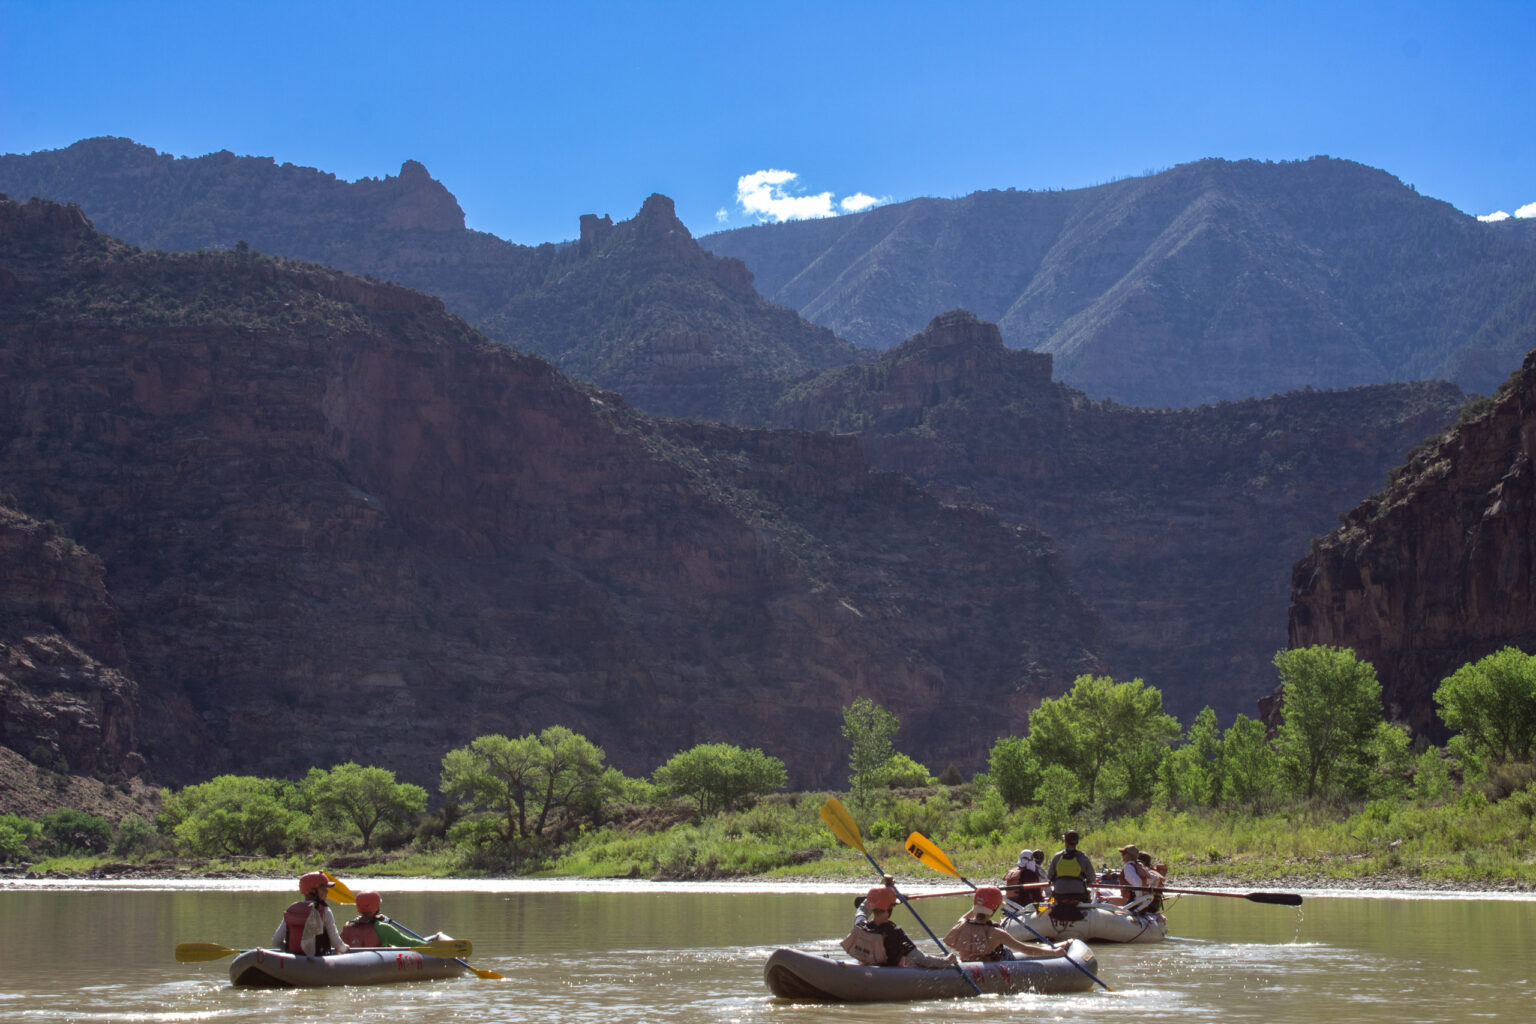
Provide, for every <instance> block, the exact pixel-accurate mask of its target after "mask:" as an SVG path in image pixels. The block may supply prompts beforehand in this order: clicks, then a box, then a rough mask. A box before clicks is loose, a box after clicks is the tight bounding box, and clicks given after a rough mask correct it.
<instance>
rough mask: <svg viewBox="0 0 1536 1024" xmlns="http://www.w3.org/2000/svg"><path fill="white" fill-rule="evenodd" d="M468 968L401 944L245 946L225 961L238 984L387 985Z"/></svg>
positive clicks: (452, 973)
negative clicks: (287, 949)
mask: <svg viewBox="0 0 1536 1024" xmlns="http://www.w3.org/2000/svg"><path fill="white" fill-rule="evenodd" d="M467 970H468V968H467V967H465V966H464V965H463V964H461V963H459V961H457V960H445V959H443V958H441V957H435V956H423V955H422V954H420V953H414V952H409V951H405V950H399V949H390V950H376V949H358V950H352V951H351V952H347V953H333V954H331V955H330V956H302V955H295V954H293V953H280V952H278V951H277V950H275V949H248V950H246V951H245V952H243V953H241V954H240V955H239V956H237V957H235V961H234V963H232V964H230V965H229V980H230V981H231V982H233V983H234V984H236V985H247V986H254V987H257V988H318V987H320V986H324V985H390V984H394V983H395V982H398V981H425V980H428V979H431V978H452V977H456V976H457V975H460V974H463V973H465V972H466V971H467Z"/></svg>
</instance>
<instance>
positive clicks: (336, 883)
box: [323, 871, 505, 981]
mask: <svg viewBox="0 0 1536 1024" xmlns="http://www.w3.org/2000/svg"><path fill="white" fill-rule="evenodd" d="M323 874H324V875H325V877H326V878H329V879H330V880H331V895H332V896H333V897H334V898H335V900H336V902H337V903H351V904H353V905H356V903H357V893H355V892H353V891H352V890H351V889H348V888H347V883H346V882H343V881H342V880H341V879H339V878H337V877H336V876H335V875H333V874H331V873H330V872H329V871H326V872H323ZM390 923H391V924H393V925H394V926H395V927H396V928H399V929H400V930H401V931H403V932H405V934H407V935H409V936H410V937H411V938H413V939H419V938H421V936H420V935H417V934H416V933H415V932H413V931H411V930H410V929H409V928H407V927H406V926H405V925H403V924H401V923H400V922H399V921H396V920H394V919H393V918H391V919H390ZM454 959H455V960H457V961H458V962H459V964H460V966H462V967H463V968H464V969H465V970H467V971H469V972H470V973H471V974H473V975H474V976H475V977H477V978H485V979H486V980H488V981H503V980H505V979H504V978H503V976H502V975H500V974H497V973H496V972H495V971H482V970H481V969H480V968H478V967H475V966H473V965H471V964H470V963H469V962H468V961H466V960H465V959H464V958H463V957H457V956H456V957H454Z"/></svg>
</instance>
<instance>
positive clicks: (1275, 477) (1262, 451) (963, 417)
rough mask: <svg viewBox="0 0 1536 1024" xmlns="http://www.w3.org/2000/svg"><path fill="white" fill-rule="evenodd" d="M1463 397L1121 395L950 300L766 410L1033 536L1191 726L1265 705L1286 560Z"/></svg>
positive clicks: (1441, 392)
mask: <svg viewBox="0 0 1536 1024" xmlns="http://www.w3.org/2000/svg"><path fill="white" fill-rule="evenodd" d="M1464 397H1465V396H1463V395H1462V393H1461V392H1460V391H1458V390H1457V389H1456V388H1455V387H1454V386H1453V385H1450V384H1444V383H1425V384H1397V385H1381V386H1375V387H1365V388H1354V389H1350V390H1346V391H1302V392H1293V393H1290V394H1285V395H1278V396H1275V397H1272V398H1266V399H1252V400H1248V401H1243V402H1224V403H1221V404H1218V405H1209V406H1202V407H1200V408H1196V409H1186V410H1178V411H1159V410H1147V409H1133V408H1127V407H1125V406H1120V405H1117V404H1114V403H1109V402H1095V401H1092V400H1090V399H1088V398H1087V396H1085V395H1084V394H1083V393H1082V392H1081V391H1078V390H1076V389H1075V388H1071V387H1068V386H1066V385H1064V384H1060V383H1055V382H1053V381H1052V380H1051V357H1050V356H1049V355H1044V354H1040V353H1034V352H1025V351H1013V350H1009V349H1007V348H1004V347H1003V344H1002V339H1001V337H1000V335H999V333H998V330H997V328H996V327H995V326H994V325H992V324H987V323H983V322H980V321H978V320H977V319H976V318H975V317H973V316H972V315H970V314H969V313H964V312H952V313H948V314H945V315H943V316H940V317H937V318H936V319H935V320H934V321H933V322H932V323H931V324H930V325H929V326H928V327H927V329H925V330H924V331H923V332H922V333H920V334H918V335H916V336H914V337H913V338H911V339H909V340H908V341H906V342H903V343H902V344H901V345H899V346H897V347H896V348H894V349H892V350H891V351H889V352H887V353H886V354H885V355H884V356H883V357H882V358H881V359H880V360H878V361H877V362H875V363H874V364H872V365H870V366H866V367H857V368H849V369H844V370H839V371H834V372H832V373H828V374H824V375H822V376H821V377H819V378H817V379H816V380H814V381H811V382H808V383H807V384H805V385H803V386H801V387H800V388H798V389H796V390H795V391H794V392H793V393H792V394H791V395H790V396H789V397H787V398H786V399H785V401H784V402H783V403H782V404H781V405H780V407H779V409H778V410H777V413H776V422H778V423H780V424H782V425H785V426H796V427H815V428H819V429H827V430H839V431H858V432H859V433H860V436H861V440H862V441H863V444H864V448H865V450H866V451H867V452H868V453H869V458H870V461H871V462H872V463H873V464H874V465H877V466H881V467H883V468H886V469H892V470H899V471H901V472H904V473H907V474H910V475H911V476H912V477H913V478H914V479H915V480H917V481H918V482H919V483H921V484H922V485H923V486H924V487H926V488H927V489H928V490H930V491H932V492H934V493H936V494H939V495H941V496H943V497H945V498H946V499H948V500H951V501H956V502H960V503H966V502H971V503H975V502H980V503H985V504H986V505H989V506H991V507H993V508H995V509H997V510H998V511H999V512H1000V513H1001V514H1002V515H1003V516H1004V517H1005V518H1006V519H1012V520H1017V521H1020V522H1026V523H1029V524H1031V525H1033V526H1037V527H1039V528H1040V529H1042V530H1044V531H1045V532H1046V533H1048V534H1049V535H1050V536H1051V537H1052V538H1053V539H1054V540H1055V541H1056V542H1057V543H1058V544H1059V545H1060V546H1061V550H1062V554H1063V558H1064V560H1065V563H1066V566H1067V569H1068V571H1069V573H1070V574H1071V576H1072V578H1073V580H1074V581H1075V582H1076V584H1077V586H1078V587H1079V589H1080V590H1081V592H1082V593H1083V596H1084V597H1086V598H1087V599H1088V601H1089V602H1090V603H1091V604H1092V605H1093V606H1094V607H1095V609H1096V610H1097V611H1098V613H1099V614H1100V616H1101V619H1102V631H1103V637H1104V649H1105V661H1106V662H1107V663H1108V665H1109V667H1110V669H1111V670H1112V671H1113V672H1115V673H1116V674H1117V677H1119V678H1131V677H1133V676H1134V677H1141V678H1144V679H1145V680H1146V681H1147V682H1149V683H1152V684H1154V685H1156V686H1158V687H1160V688H1161V689H1162V690H1163V693H1164V698H1165V702H1166V704H1167V705H1168V707H1169V708H1170V709H1171V710H1173V711H1174V712H1175V713H1177V714H1179V715H1180V716H1181V717H1182V718H1183V719H1184V720H1185V721H1186V722H1187V721H1188V720H1190V719H1191V718H1192V717H1193V715H1194V714H1195V712H1197V711H1198V710H1199V709H1200V708H1201V706H1203V705H1205V704H1211V705H1212V706H1214V707H1215V708H1216V709H1217V710H1218V712H1219V713H1220V714H1221V716H1222V718H1223V719H1224V720H1230V719H1231V717H1232V716H1233V715H1235V714H1237V713H1238V712H1242V713H1244V714H1247V715H1250V716H1253V715H1255V714H1256V713H1257V708H1256V703H1255V702H1256V701H1257V700H1258V698H1260V697H1261V696H1263V695H1265V694H1267V693H1269V692H1270V691H1271V690H1272V689H1273V687H1274V683H1275V678H1274V670H1273V668H1272V667H1271V665H1270V661H1271V659H1272V658H1273V656H1274V653H1275V652H1276V651H1277V650H1279V649H1281V648H1282V647H1284V646H1285V643H1286V634H1285V629H1284V622H1285V608H1286V595H1287V585H1288V581H1289V579H1290V571H1291V565H1292V563H1293V562H1294V561H1295V559H1296V557H1297V555H1298V554H1299V553H1300V552H1303V551H1305V550H1306V548H1307V545H1308V543H1309V541H1310V540H1311V538H1313V537H1315V536H1317V535H1318V534H1319V533H1321V532H1323V531H1326V530H1327V529H1328V528H1329V526H1331V525H1332V524H1333V523H1334V522H1336V521H1337V518H1336V517H1337V514H1338V512H1339V511H1340V510H1341V509H1345V508H1348V507H1350V505H1351V504H1352V503H1354V502H1356V501H1358V500H1359V498H1360V496H1362V495H1365V494H1369V493H1370V492H1371V491H1372V490H1374V489H1376V488H1378V487H1379V486H1380V484H1381V481H1382V480H1383V479H1384V478H1385V475H1386V473H1387V470H1388V469H1389V468H1390V467H1392V466H1393V465H1396V464H1397V463H1398V462H1399V461H1401V458H1402V453H1403V452H1405V451H1407V450H1408V449H1409V448H1410V447H1411V446H1413V445H1414V444H1415V443H1417V442H1418V441H1419V440H1420V439H1422V438H1423V437H1424V436H1425V435H1426V434H1428V433H1430V432H1431V431H1435V430H1438V429H1440V428H1441V427H1443V425H1444V424H1445V423H1447V422H1449V421H1450V420H1453V419H1454V418H1455V416H1456V413H1457V410H1458V409H1459V407H1460V406H1461V403H1462V401H1463V399H1464Z"/></svg>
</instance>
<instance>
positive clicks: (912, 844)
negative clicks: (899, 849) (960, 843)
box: [907, 832, 1114, 992]
mask: <svg viewBox="0 0 1536 1024" xmlns="http://www.w3.org/2000/svg"><path fill="white" fill-rule="evenodd" d="M907 852H908V853H910V854H911V855H912V856H914V857H916V858H917V859H918V860H920V861H922V862H923V863H924V864H926V865H928V866H929V867H931V868H933V869H934V870H935V871H942V872H944V874H946V875H950V876H952V877H954V878H958V879H960V881H962V882H964V883H965V884H966V885H968V886H970V887H971V889H972V890H973V891H974V890H975V888H976V883H975V882H973V881H971V880H970V879H969V878H966V877H965V876H964V875H962V874H961V873H960V869H959V868H957V867H955V865H954V864H953V862H951V861H950V859H949V858H948V857H947V856H945V854H944V851H943V850H941V849H939V848H938V847H937V846H935V845H934V844H933V841H932V840H931V839H929V838H928V837H927V836H925V835H923V834H922V833H921V832H913V833H912V834H911V835H909V836H907ZM1008 903H1009V905H1010V906H1012V905H1013V901H1012V900H1009V901H1008ZM1008 916H1009V917H1011V918H1013V920H1015V921H1017V922H1019V924H1021V925H1023V926H1024V930H1025V931H1027V932H1029V934H1031V935H1033V936H1034V937H1035V938H1037V939H1039V940H1040V941H1041V942H1043V943H1045V944H1046V945H1047V946H1052V947H1054V946H1055V945H1056V944H1055V943H1054V942H1052V941H1051V940H1050V939H1048V938H1046V937H1045V936H1044V935H1041V934H1040V933H1039V932H1037V931H1035V930H1034V929H1033V928H1031V927H1030V926H1029V925H1028V924H1025V922H1024V919H1023V918H1021V917H1019V916H1017V915H1016V914H1014V913H1013V912H1012V911H1009V912H1008ZM1068 948H1070V947H1068ZM1061 957H1062V959H1063V960H1065V961H1066V962H1067V963H1069V964H1071V965H1072V966H1073V967H1076V968H1077V969H1078V970H1080V971H1082V972H1083V973H1084V974H1086V975H1088V977H1090V978H1092V979H1093V980H1094V981H1096V982H1098V983H1099V984H1100V985H1103V987H1104V991H1105V992H1113V991H1114V989H1112V988H1110V987H1109V986H1108V985H1105V984H1104V982H1103V981H1102V980H1100V979H1099V976H1098V975H1097V974H1094V973H1093V972H1092V971H1090V970H1089V969H1088V968H1086V967H1084V966H1083V965H1082V964H1080V963H1078V962H1077V961H1076V960H1074V959H1072V957H1071V956H1070V955H1069V954H1068V953H1066V952H1065V951H1063V952H1062V954H1061Z"/></svg>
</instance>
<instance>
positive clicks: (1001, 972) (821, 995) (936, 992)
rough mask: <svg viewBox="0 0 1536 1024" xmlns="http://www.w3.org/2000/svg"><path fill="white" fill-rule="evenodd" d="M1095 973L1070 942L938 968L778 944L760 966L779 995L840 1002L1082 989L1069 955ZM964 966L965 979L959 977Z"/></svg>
mask: <svg viewBox="0 0 1536 1024" xmlns="http://www.w3.org/2000/svg"><path fill="white" fill-rule="evenodd" d="M1068 957H1070V958H1071V959H1072V960H1075V961H1077V963H1078V964H1080V965H1081V966H1082V967H1083V968H1086V969H1087V971H1089V972H1092V973H1094V974H1097V973H1098V961H1097V960H1096V959H1094V956H1093V950H1091V949H1089V948H1088V947H1087V946H1085V945H1083V944H1082V943H1081V942H1073V943H1072V945H1071V946H1070V947H1068V949H1067V950H1066V955H1065V956H1054V957H1041V958H1039V959H1034V960H996V961H988V962H985V963H968V964H962V965H961V966H960V967H959V968H954V967H943V968H938V969H935V970H929V969H927V968H924V967H869V966H867V965H865V964H861V963H858V962H857V961H854V960H838V959H833V958H832V957H828V956H821V955H820V954H817V953H807V952H804V951H803V950H798V949H778V950H775V951H774V953H773V955H772V956H770V957H769V958H768V963H767V965H766V966H765V967H764V968H763V980H764V981H765V982H767V983H768V989H769V991H771V992H772V993H773V994H774V995H776V996H778V997H780V998H781V999H795V1000H818V1001H834V1002H844V1003H895V1002H908V1001H911V1000H915V999H959V998H962V997H964V996H973V995H975V994H976V989H977V988H979V989H981V991H982V992H984V993H1001V994H1007V993H1011V992H1042V993H1047V994H1055V993H1059V992H1082V991H1084V990H1085V989H1090V988H1092V987H1093V984H1094V982H1093V979H1092V978H1090V977H1089V976H1088V974H1085V973H1084V972H1083V970H1080V969H1079V968H1078V967H1076V966H1074V965H1073V964H1072V963H1071V962H1070V961H1069V960H1068ZM962 970H963V971H965V974H966V977H969V978H970V979H971V981H974V982H975V983H976V988H972V987H971V984H970V982H968V981H966V979H965V978H963V977H961V976H960V971H962Z"/></svg>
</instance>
